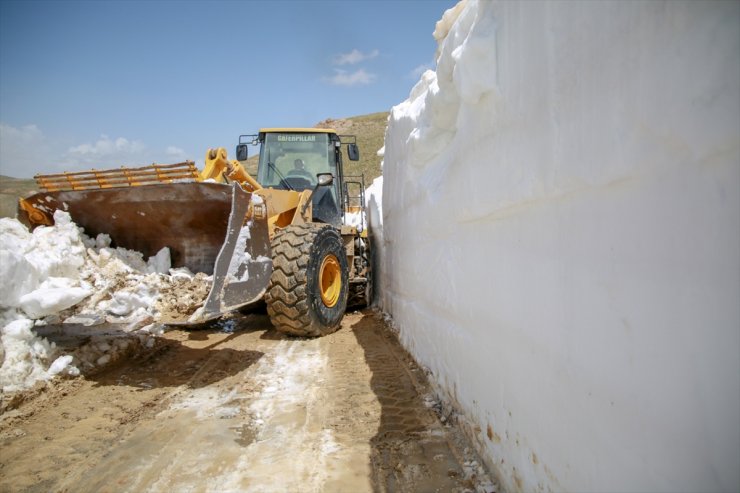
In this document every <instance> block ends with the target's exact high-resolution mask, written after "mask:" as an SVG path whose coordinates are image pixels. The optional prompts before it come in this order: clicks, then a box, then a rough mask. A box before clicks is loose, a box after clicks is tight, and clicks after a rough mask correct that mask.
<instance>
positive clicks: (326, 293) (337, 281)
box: [319, 255, 342, 308]
mask: <svg viewBox="0 0 740 493" xmlns="http://www.w3.org/2000/svg"><path fill="white" fill-rule="evenodd" d="M319 287H320V288H321V301H323V302H324V305H326V306H327V307H329V308H331V307H333V306H334V305H336V304H337V301H339V293H340V292H341V291H342V268H341V267H340V266H339V260H337V257H335V256H334V255H327V256H326V257H324V260H323V261H322V262H321V269H319Z"/></svg>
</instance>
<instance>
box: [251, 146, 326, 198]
mask: <svg viewBox="0 0 740 493" xmlns="http://www.w3.org/2000/svg"><path fill="white" fill-rule="evenodd" d="M331 144H332V143H331V142H330V141H329V135H328V134H325V133H287V132H286V133H268V134H265V139H264V141H263V142H262V148H261V149H260V162H259V170H258V176H257V180H258V181H259V182H260V184H261V185H262V186H263V187H273V188H282V189H293V190H305V189H307V188H313V187H314V186H315V185H316V174H317V173H331V174H332V175H334V176H336V172H337V163H336V161H335V158H334V149H333V147H332V146H331Z"/></svg>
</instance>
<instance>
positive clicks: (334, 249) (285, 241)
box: [265, 223, 349, 337]
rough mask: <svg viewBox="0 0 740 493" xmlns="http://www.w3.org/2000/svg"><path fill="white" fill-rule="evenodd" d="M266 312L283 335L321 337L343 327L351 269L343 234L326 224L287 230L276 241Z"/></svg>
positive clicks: (294, 226)
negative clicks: (341, 324) (340, 326)
mask: <svg viewBox="0 0 740 493" xmlns="http://www.w3.org/2000/svg"><path fill="white" fill-rule="evenodd" d="M271 247H272V266H273V272H272V276H271V277H270V284H269V285H268V287H267V294H266V295H265V301H266V302H267V313H268V315H269V316H270V320H271V321H272V324H273V325H274V326H275V328H276V329H277V330H279V331H280V332H283V333H285V334H289V335H294V336H303V337H318V336H323V335H326V334H330V333H332V332H334V331H335V330H337V329H338V328H339V325H340V323H341V321H342V317H343V316H344V312H345V310H346V308H347V293H348V288H349V279H348V278H349V266H348V263H347V255H346V253H345V250H344V246H343V244H342V237H341V235H340V234H339V232H338V231H337V230H336V229H335V228H333V227H332V226H330V225H328V224H315V223H314V224H302V225H292V226H288V227H286V228H284V229H282V230H280V231H278V232H277V233H276V234H275V237H274V238H273V240H272V244H271Z"/></svg>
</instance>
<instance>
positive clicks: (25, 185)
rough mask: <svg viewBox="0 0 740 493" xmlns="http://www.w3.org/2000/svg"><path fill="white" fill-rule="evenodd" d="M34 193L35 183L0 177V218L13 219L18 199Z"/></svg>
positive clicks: (27, 180)
mask: <svg viewBox="0 0 740 493" xmlns="http://www.w3.org/2000/svg"><path fill="white" fill-rule="evenodd" d="M35 191H36V182H35V181H34V180H31V179H18V178H12V177H10V176H3V175H0V217H15V211H16V208H17V206H18V197H27V196H29V195H31V194H32V193H34V192H35Z"/></svg>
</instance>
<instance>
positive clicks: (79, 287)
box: [0, 211, 207, 392]
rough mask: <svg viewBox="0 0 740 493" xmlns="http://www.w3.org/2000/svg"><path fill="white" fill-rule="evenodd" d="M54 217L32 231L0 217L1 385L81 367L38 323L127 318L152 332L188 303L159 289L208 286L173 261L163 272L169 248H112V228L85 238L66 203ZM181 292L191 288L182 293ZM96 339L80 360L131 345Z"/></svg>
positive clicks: (24, 383)
mask: <svg viewBox="0 0 740 493" xmlns="http://www.w3.org/2000/svg"><path fill="white" fill-rule="evenodd" d="M54 222H55V224H54V226H51V227H38V228H36V229H35V230H34V231H33V233H31V232H29V231H28V230H27V229H26V227H25V226H23V225H22V224H21V223H20V222H18V221H17V220H15V219H8V218H3V219H0V277H2V279H3V280H5V284H3V285H2V286H0V325H1V326H2V351H0V356H2V360H1V362H2V366H0V388H2V390H3V392H10V391H16V390H21V389H23V388H27V387H29V386H31V385H33V383H34V382H36V381H38V380H46V379H49V378H51V377H53V376H54V375H58V374H70V375H76V374H78V373H79V370H78V368H77V367H76V366H74V364H73V361H74V358H73V357H72V356H70V355H59V354H58V353H59V351H58V350H57V349H56V348H55V347H54V345H53V344H49V343H48V342H47V341H46V340H44V339H42V338H39V337H38V336H36V335H35V334H34V332H33V330H32V327H33V326H34V325H45V324H49V323H60V322H64V323H75V324H82V325H97V324H101V323H103V322H108V323H125V324H127V328H128V329H129V330H131V329H135V328H141V327H142V326H148V329H147V331H146V332H145V334H150V333H151V332H152V331H154V332H156V330H157V329H156V327H157V326H156V325H152V324H153V323H154V322H155V321H156V320H158V319H159V318H160V316H161V313H162V312H163V311H166V309H169V312H172V311H174V312H177V311H178V310H179V311H180V312H184V311H187V310H186V309H184V308H174V309H173V308H171V306H170V305H168V304H167V301H172V300H168V298H167V297H163V296H162V295H161V293H164V294H165V295H168V296H169V298H174V299H177V300H178V301H179V304H180V305H182V304H183V303H184V302H191V303H193V304H194V305H197V303H198V302H199V301H202V300H203V298H205V296H206V294H207V282H204V281H207V279H206V278H205V276H203V275H202V274H200V275H199V276H200V277H199V276H193V274H192V273H189V272H187V269H185V270H183V269H176V270H175V269H173V270H172V274H173V275H172V276H169V275H166V273H167V272H169V271H170V254H169V250H168V249H166V248H164V249H162V250H161V251H160V252H158V253H157V254H156V255H155V256H153V257H151V258H150V259H148V260H147V261H144V259H143V255H142V254H141V253H139V252H134V251H131V250H126V249H123V248H115V249H114V248H110V238H109V237H108V236H107V235H102V234H101V235H98V237H97V238H94V239H93V238H88V237H87V236H85V235H84V234H83V232H82V230H81V228H78V227H77V226H76V225H75V224H74V223H73V222H72V220H71V218H70V216H69V214H68V213H66V212H64V211H57V212H55V214H54ZM204 291H205V293H204ZM183 292H185V293H188V292H190V293H191V296H190V297H189V298H188V297H187V296H184V297H183V296H178V295H177V294H181V293H183ZM176 293H177V294H176ZM199 297H200V299H199V300H198V298H199ZM163 300H164V302H163ZM174 305H175V307H178V306H179V305H178V304H174ZM147 324H149V325H147ZM144 343H146V341H144ZM121 344H123V343H121ZM119 345H120V344H119ZM99 346H100V347H97V346H96V347H95V348H93V347H90V348H87V350H86V351H87V353H89V354H88V356H89V357H87V358H83V357H81V356H82V355H78V358H77V360H76V362H78V363H82V364H83V366H86V367H89V366H90V365H91V364H92V362H91V361H90V360H94V361H95V362H97V364H98V365H102V364H105V363H106V362H107V361H109V360H110V359H111V357H112V355H113V354H114V353H116V351H113V352H112V353H111V350H112V349H115V348H118V349H126V348H125V347H123V348H120V347H118V346H111V345H110V344H108V343H105V344H103V345H99ZM106 346H107V347H106ZM108 353H110V354H108ZM101 358H102V359H101ZM106 358H107V359H106Z"/></svg>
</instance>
